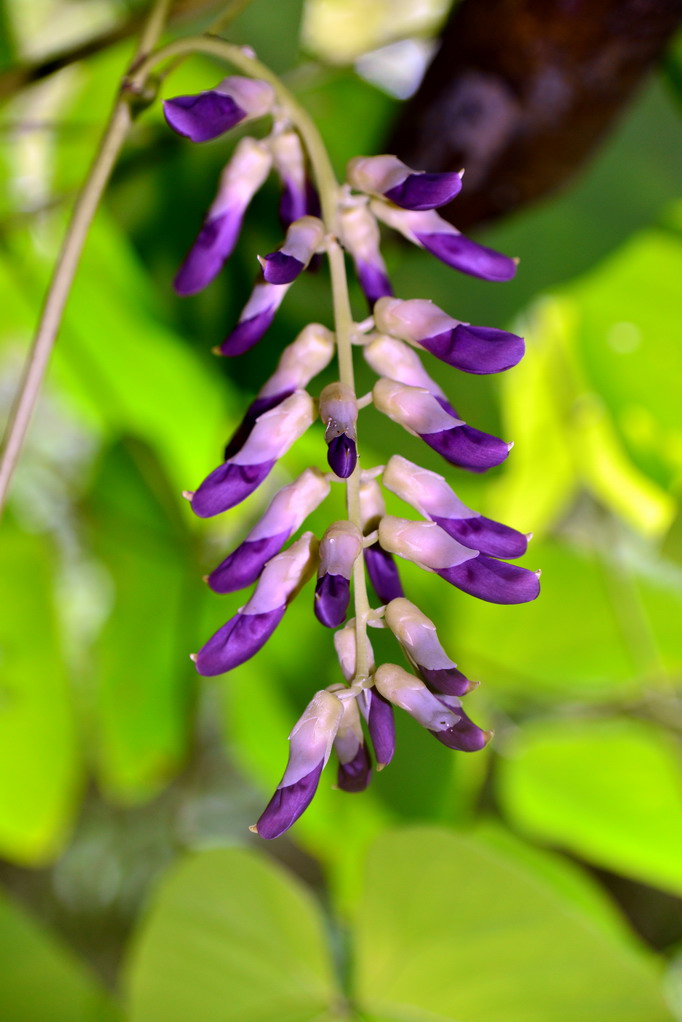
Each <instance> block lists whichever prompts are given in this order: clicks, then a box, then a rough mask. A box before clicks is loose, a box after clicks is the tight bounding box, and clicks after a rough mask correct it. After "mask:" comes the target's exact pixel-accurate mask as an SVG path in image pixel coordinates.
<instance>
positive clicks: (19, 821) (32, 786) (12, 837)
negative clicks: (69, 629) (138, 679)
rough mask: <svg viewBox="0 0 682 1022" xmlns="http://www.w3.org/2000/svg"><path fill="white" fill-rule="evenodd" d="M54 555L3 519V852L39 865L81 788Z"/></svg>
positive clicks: (57, 842)
mask: <svg viewBox="0 0 682 1022" xmlns="http://www.w3.org/2000/svg"><path fill="white" fill-rule="evenodd" d="M53 586H54V579H53V551H52V549H51V546H50V544H49V542H48V541H47V540H46V539H44V538H43V537H42V536H36V535H29V534H26V533H23V532H21V531H20V530H19V529H18V528H16V527H15V526H13V525H12V524H11V523H10V522H9V521H3V529H2V535H1V536H0V606H2V614H1V615H0V629H1V638H0V678H1V682H0V804H1V805H2V811H1V812H0V853H1V854H2V855H3V856H5V857H6V858H8V859H13V860H16V861H18V862H20V863H25V864H32V865H37V864H41V863H44V862H47V861H49V860H50V859H51V858H52V857H53V856H54V855H56V854H57V852H58V851H59V849H60V847H61V845H62V843H63V841H64V840H65V837H66V834H67V832H68V830H69V827H70V825H71V822H72V817H73V813H74V811H75V801H76V796H77V793H78V790H79V787H80V772H81V767H80V755H79V749H78V743H77V737H76V731H75V722H74V718H73V709H72V703H71V696H70V686H69V676H68V673H67V670H66V666H65V664H64V658H63V653H62V649H61V643H60V636H59V631H58V623H57V615H56V609H55V602H54V600H55V597H54V589H53Z"/></svg>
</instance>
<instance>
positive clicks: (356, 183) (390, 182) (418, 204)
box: [347, 155, 462, 210]
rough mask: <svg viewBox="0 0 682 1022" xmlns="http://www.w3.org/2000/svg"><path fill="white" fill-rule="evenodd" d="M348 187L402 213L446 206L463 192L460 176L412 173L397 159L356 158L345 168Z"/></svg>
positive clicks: (379, 157) (386, 157) (394, 157)
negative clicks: (379, 197) (407, 210)
mask: <svg viewBox="0 0 682 1022" xmlns="http://www.w3.org/2000/svg"><path fill="white" fill-rule="evenodd" d="M347 177H348V183H349V184H350V185H352V187H353V188H357V189H358V190H359V191H361V192H366V193H367V194H368V195H379V196H383V198H385V199H388V200H389V202H393V203H395V205H396V206H401V207H402V208H403V209H418V210H422V209H435V208H436V207H437V206H445V205H446V203H448V202H450V201H451V200H452V199H454V197H455V196H456V195H458V194H459V192H460V190H461V188H462V175H461V173H459V174H458V173H456V172H454V173H445V174H428V173H425V172H424V171H421V170H412V169H411V168H410V167H408V166H407V165H406V164H405V163H403V162H402V160H399V159H398V157H397V156H388V155H384V156H356V157H355V159H353V160H351V161H350V163H349V164H348V170H347Z"/></svg>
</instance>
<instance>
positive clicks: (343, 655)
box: [334, 618, 374, 682]
mask: <svg viewBox="0 0 682 1022" xmlns="http://www.w3.org/2000/svg"><path fill="white" fill-rule="evenodd" d="M334 649H335V650H336V655H337V657H338V658H339V665H340V667H341V673H342V674H343V676H344V678H345V679H346V681H348V682H351V681H353V679H354V678H355V673H356V663H357V646H356V635H355V618H351V619H350V621H349V622H348V624H346V625H345V626H344V627H343V628H340V629H339V630H338V632H334ZM365 651H366V660H367V663H368V664H369V666H370V669H371V670H373V669H374V651H373V650H372V644H371V642H370V641H369V638H368V636H367V634H365Z"/></svg>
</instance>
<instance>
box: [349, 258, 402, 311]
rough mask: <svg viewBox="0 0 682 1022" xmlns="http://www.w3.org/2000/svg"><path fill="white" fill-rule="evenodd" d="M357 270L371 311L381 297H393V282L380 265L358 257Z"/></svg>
mask: <svg viewBox="0 0 682 1022" xmlns="http://www.w3.org/2000/svg"><path fill="white" fill-rule="evenodd" d="M355 270H356V272H357V275H358V280H359V281H360V287H361V288H362V290H363V292H364V295H365V298H366V299H367V304H368V305H369V309H370V312H371V311H372V309H373V308H374V303H375V302H378V301H379V299H380V298H392V297H393V288H392V287H391V282H390V280H389V279H388V277H387V275H386V273H385V272H384V270H383V269H382V268H381V267H380V266H375V265H374V263H368V262H364V261H363V260H362V259H357V260H356V261H355Z"/></svg>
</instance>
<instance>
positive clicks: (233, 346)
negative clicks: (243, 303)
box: [220, 305, 276, 358]
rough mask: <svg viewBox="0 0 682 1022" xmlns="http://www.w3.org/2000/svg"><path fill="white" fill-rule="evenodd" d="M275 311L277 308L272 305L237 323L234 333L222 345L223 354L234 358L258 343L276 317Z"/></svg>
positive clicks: (221, 351)
mask: <svg viewBox="0 0 682 1022" xmlns="http://www.w3.org/2000/svg"><path fill="white" fill-rule="evenodd" d="M275 311H276V308H275V306H274V305H272V306H269V307H268V308H267V309H263V311H262V312H259V313H258V314H257V315H256V316H252V317H251V318H250V319H244V320H242V321H241V322H240V323H237V325H236V327H235V328H234V330H233V331H232V333H230V334H228V336H227V337H226V338H225V340H224V341H223V343H222V344H221V345H220V353H221V355H227V356H228V358H234V357H235V356H236V355H243V354H244V352H245V351H248V350H249V349H250V348H253V346H254V344H258V342H259V341H260V339H261V337H262V336H263V335H264V334H265V332H266V330H267V329H268V328H269V326H270V324H271V323H272V321H273V319H274V318H275Z"/></svg>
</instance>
